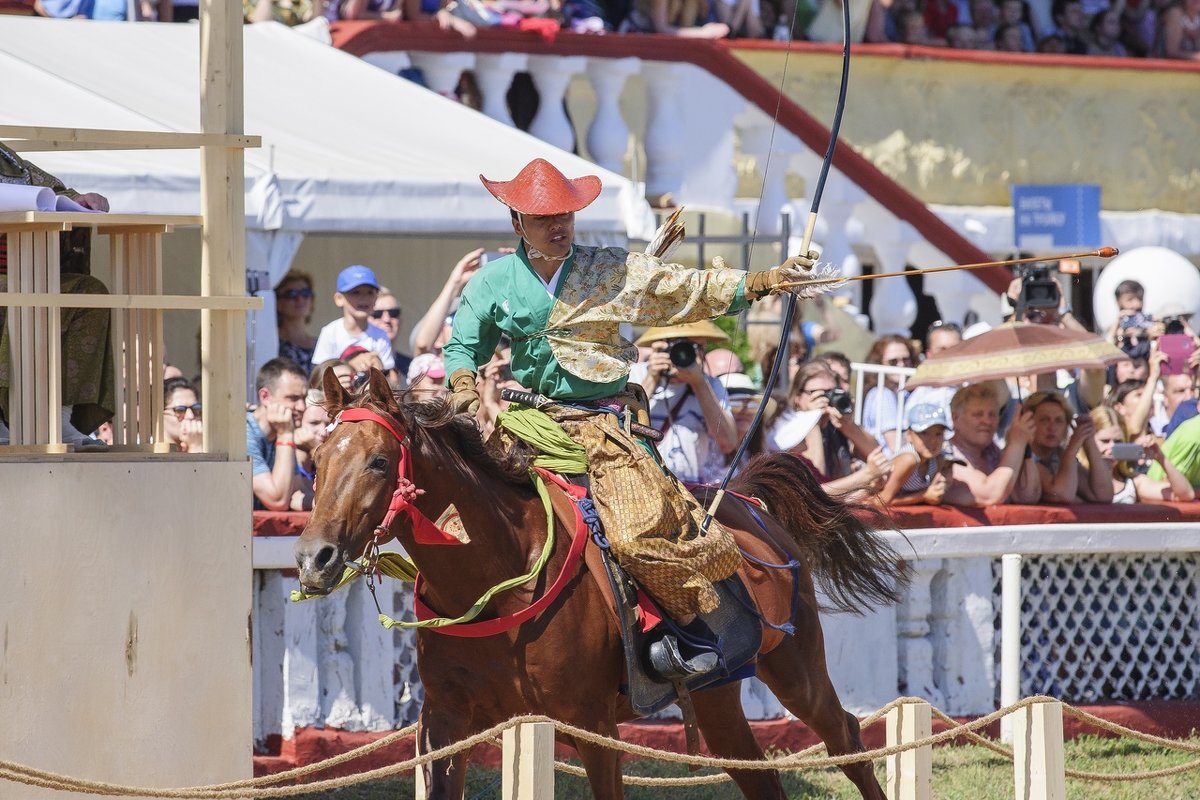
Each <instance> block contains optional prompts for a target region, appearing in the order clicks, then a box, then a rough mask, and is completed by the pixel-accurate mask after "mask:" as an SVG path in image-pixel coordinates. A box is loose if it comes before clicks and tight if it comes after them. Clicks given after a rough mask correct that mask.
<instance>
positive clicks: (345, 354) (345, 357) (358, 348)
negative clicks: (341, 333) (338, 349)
mask: <svg viewBox="0 0 1200 800" xmlns="http://www.w3.org/2000/svg"><path fill="white" fill-rule="evenodd" d="M369 352H371V351H370V350H368V349H367V348H365V347H363V346H362V345H361V344H352V345H350V346H349V347H347V348H346V349H345V350H343V351H342V354H341V355H340V356H339V358H341V359H342V361H349V360H350V359H352V358H354V357H355V356H356V355H358V354H359V353H369Z"/></svg>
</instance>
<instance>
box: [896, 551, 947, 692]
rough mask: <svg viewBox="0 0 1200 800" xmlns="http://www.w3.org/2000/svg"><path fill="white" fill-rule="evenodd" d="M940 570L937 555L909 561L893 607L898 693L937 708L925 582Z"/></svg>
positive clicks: (927, 595) (929, 580)
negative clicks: (900, 595)
mask: <svg viewBox="0 0 1200 800" xmlns="http://www.w3.org/2000/svg"><path fill="white" fill-rule="evenodd" d="M941 569H942V560H941V559H940V558H939V559H930V560H928V561H925V560H920V561H909V562H908V576H909V579H910V581H911V582H910V583H909V587H908V591H907V592H906V593H905V595H904V599H903V600H902V601H901V602H900V606H899V607H898V608H897V609H896V633H897V635H898V636H899V642H898V653H897V655H898V657H899V664H900V686H899V691H900V694H903V695H911V696H915V697H921V698H923V699H925V700H926V701H927V702H929V703H931V704H933V705H935V706H937V707H939V708H941V706H942V692H941V690H940V689H938V687H937V685H936V683H935V681H934V675H933V672H934V660H933V655H934V653H933V642H931V641H930V638H929V634H930V626H929V619H930V616H931V615H932V613H933V607H932V604H931V602H930V594H929V584H930V582H931V581H932V580H933V577H934V576H935V575H936V574H937V573H938V572H939V571H941Z"/></svg>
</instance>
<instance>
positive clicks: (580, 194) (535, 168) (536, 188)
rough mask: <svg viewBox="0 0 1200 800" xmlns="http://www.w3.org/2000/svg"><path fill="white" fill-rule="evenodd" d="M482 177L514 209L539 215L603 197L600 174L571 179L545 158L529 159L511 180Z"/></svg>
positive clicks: (572, 208)
mask: <svg viewBox="0 0 1200 800" xmlns="http://www.w3.org/2000/svg"><path fill="white" fill-rule="evenodd" d="M479 180H481V181H483V185H484V188H486V189H487V190H488V191H489V192H491V193H492V195H494V196H495V198H496V199H497V200H499V201H500V202H501V203H504V205H506V206H508V207H509V208H511V209H512V210H513V211H516V212H518V213H521V214H533V215H536V216H539V217H545V216H553V215H554V214H569V213H571V212H573V211H578V210H580V209H581V208H586V207H587V206H588V205H589V204H590V203H591V202H592V201H593V200H595V199H596V198H597V197H599V196H600V178H599V177H597V176H595V175H584V176H582V177H579V178H568V177H567V176H566V175H563V174H562V173H561V172H559V171H558V169H557V168H556V167H555V166H554V165H553V164H551V163H550V162H549V161H547V160H546V159H544V158H535V159H534V160H533V161H530V162H529V163H528V164H526V165H525V167H524V168H523V169H522V170H521V171H520V172H518V173H517V177H515V178H513V179H512V180H511V181H489V180H488V179H487V178H485V177H483V176H482V175H480V176H479Z"/></svg>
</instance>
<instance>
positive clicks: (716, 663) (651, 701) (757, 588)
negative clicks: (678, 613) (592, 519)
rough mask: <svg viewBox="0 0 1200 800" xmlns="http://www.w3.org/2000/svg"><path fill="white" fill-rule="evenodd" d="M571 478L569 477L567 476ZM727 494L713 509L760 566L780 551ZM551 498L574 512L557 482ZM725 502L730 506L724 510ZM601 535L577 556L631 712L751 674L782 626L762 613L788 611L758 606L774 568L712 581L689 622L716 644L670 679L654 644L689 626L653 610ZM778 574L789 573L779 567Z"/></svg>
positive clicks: (649, 710) (651, 709) (685, 633)
mask: <svg viewBox="0 0 1200 800" xmlns="http://www.w3.org/2000/svg"><path fill="white" fill-rule="evenodd" d="M578 480H579V479H573V480H572V482H577V481H578ZM727 497H728V498H729V500H728V501H727V502H725V503H723V504H722V513H720V514H719V515H718V516H719V517H721V518H722V519H721V521H722V523H723V524H726V525H727V526H728V525H729V523H728V522H726V519H731V520H732V521H734V522H735V526H734V527H735V528H736V529H735V530H733V531H732V532H733V533H734V536H735V538H736V539H737V541H738V544H739V546H741V547H742V550H743V553H744V555H745V556H746V557H747V558H749V559H750V560H751V563H750V564H749V565H748V566H753V565H754V564H755V563H757V564H758V565H759V566H760V567H761V566H765V565H767V564H768V563H769V562H771V561H777V560H778V559H779V553H778V552H777V551H776V550H775V549H774V548H772V546H771V545H770V544H768V543H766V542H764V541H763V539H762V538H760V537H759V536H756V535H755V534H754V533H752V532H748V531H747V528H750V529H753V528H760V527H761V525H760V523H758V522H757V521H756V520H755V519H754V518H753V515H752V514H746V513H744V512H743V513H738V511H737V510H738V509H739V507H740V504H741V502H742V501H740V500H737V499H736V498H734V497H732V496H728V495H727ZM551 498H552V501H553V504H554V505H555V507H556V509H558V510H559V517H560V518H564V517H565V518H567V519H569V518H571V516H573V511H572V510H571V509H570V508H569V507H568V505H567V504H570V503H572V502H574V501H572V500H570V499H569V498H568V497H567V495H566V493H565V492H562V491H561V490H556V491H554V492H552V494H551ZM727 507H728V508H729V509H730V510H729V511H726V508H727ZM564 511H565V512H570V513H569V514H567V513H564ZM731 512H732V513H731ZM597 540H599V541H597ZM602 541H603V537H602V536H599V537H597V536H593V541H592V542H590V543H589V546H588V547H587V548H586V549H585V551H584V561H585V563H586V564H587V566H588V571H589V572H590V573H591V575H592V577H593V579H594V580H595V581H596V584H597V586H598V587H599V588H600V592H601V594H602V595H603V596H604V598H605V600H606V601H607V605H608V608H609V611H610V612H611V613H612V614H613V617H614V619H615V621H616V623H617V628H618V630H619V631H620V634H621V644H622V649H623V651H624V656H625V673H626V685H625V686H624V687H623V689H624V691H625V693H626V694H627V695H628V697H629V701H630V705H631V706H632V708H633V711H634V713H636V714H638V715H640V716H647V715H650V714H653V713H656V712H658V711H660V710H662V709H663V708H666V707H667V706H669V705H671V704H673V703H676V702H680V701H684V700H686V695H687V693H688V692H690V691H694V690H698V689H703V688H706V687H711V686H716V685H720V684H722V683H727V682H732V681H738V680H742V679H743V678H748V677H751V676H752V675H753V674H754V671H755V663H756V657H757V655H758V654H759V652H767V651H769V650H771V649H774V647H775V646H776V645H777V644H778V643H779V641H781V640H782V637H783V635H784V633H786V630H784V626H774V625H772V624H771V623H770V622H769V621H766V620H770V619H775V618H777V617H784V619H787V618H788V617H789V616H790V615H788V614H787V610H786V609H781V608H779V607H778V606H779V605H780V604H779V603H778V602H774V603H773V602H770V601H768V602H767V603H766V606H767V607H766V608H764V609H763V610H764V611H765V612H767V616H765V617H764V616H763V615H762V614H760V609H759V605H760V602H762V601H761V600H759V598H758V597H757V595H759V594H760V593H762V592H763V590H764V589H771V590H772V591H773V590H774V586H772V585H771V584H772V582H773V581H774V580H777V579H778V578H779V574H778V570H776V571H775V572H776V574H774V575H770V574H755V575H747V574H745V573H746V569H745V567H744V568H743V569H740V570H739V571H738V573H735V574H734V575H732V576H730V577H729V578H726V579H725V580H722V581H718V582H716V583H714V584H713V586H714V588H715V589H716V591H717V594H718V595H719V596H720V599H721V602H720V603H719V605H718V606H717V608H716V609H715V610H714V611H712V612H710V613H708V614H703V615H701V616H700V617H699V618H698V620H699V622H700V623H701V624H700V625H699V626H696V627H702V628H707V631H706V636H705V637H704V638H705V639H708V640H709V641H707V642H705V643H704V644H710V645H711V644H712V642H715V643H716V645H717V646H716V648H715V650H716V652H715V654H714V655H715V657H713V658H700V659H693V660H692V663H691V664H688V665H687V666H690V667H692V668H697V667H699V668H700V671H699V672H697V673H696V674H690V675H679V674H675V675H674V676H673V679H672V677H665V676H664V675H663V674H662V672H663V666H664V665H663V663H662V648H661V647H659V648H657V649H656V648H655V647H654V646H655V645H660V644H662V643H664V642H666V643H668V646H670V645H671V644H672V643H673V642H672V640H674V642H681V643H683V644H684V645H685V646H686V644H687V643H688V640H689V637H690V636H691V629H692V628H693V626H692V625H689V626H688V628H680V627H679V626H678V625H676V624H675V623H674V622H673V621H671V620H670V619H669V618H667V617H666V615H665V614H663V613H662V612H661V611H659V610H658V608H657V606H656V605H655V604H654V602H653V600H652V599H651V598H650V597H649V596H648V595H647V594H646V593H645V592H644V591H642V589H641V588H640V587H639V586H638V585H637V583H636V582H635V581H634V580H633V579H632V578H630V577H629V576H628V575H627V574H626V573H625V571H624V570H622V569H621V567H620V565H619V564H617V563H616V560H615V559H613V558H612V557H611V556H610V555H609V553H608V551H607V549H605V547H604V546H602V545H601V544H600V542H602ZM762 572H764V573H765V572H767V571H766V570H762ZM784 577H788V576H787V575H786V574H784ZM744 578H747V579H748V582H747V580H743V579H744ZM748 583H749V588H748ZM793 583H794V577H793ZM793 588H794V587H793ZM776 594H777V593H776ZM710 635H711V639H710V638H709V636H710Z"/></svg>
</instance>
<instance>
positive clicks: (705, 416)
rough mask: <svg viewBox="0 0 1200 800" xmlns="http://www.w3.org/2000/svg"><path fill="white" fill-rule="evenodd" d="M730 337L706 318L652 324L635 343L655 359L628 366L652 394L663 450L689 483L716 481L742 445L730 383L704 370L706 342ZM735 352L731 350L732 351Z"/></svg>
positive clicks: (631, 377)
mask: <svg viewBox="0 0 1200 800" xmlns="http://www.w3.org/2000/svg"><path fill="white" fill-rule="evenodd" d="M728 341H729V336H728V335H726V333H725V331H723V330H721V329H720V328H718V327H717V326H716V325H714V324H713V323H711V322H709V321H708V320H706V319H702V320H700V321H698V322H686V323H684V324H683V325H671V326H668V327H655V328H649V329H647V330H646V332H645V333H643V334H642V335H641V336H640V337H639V338H638V340H637V341H636V342H634V344H635V345H637V346H638V347H648V348H650V357H649V358H647V359H646V360H645V361H642V362H639V363H637V364H634V365H633V367H632V368H630V370H629V381H630V383H637V384H641V386H642V388H643V389H645V390H646V394H647V395H648V396H649V398H650V408H649V411H650V423H651V424H652V425H653V426H654V427H655V428H657V429H659V430H660V431H662V434H663V438H662V441H660V442H659V443H658V452H659V455H660V457H661V458H662V462H663V464H664V465H665V466H666V467H667V469H669V470H671V472H672V473H673V474H674V475H675V477H677V478H679V479H680V480H681V481H684V482H685V483H717V482H719V481H720V480H721V475H722V474H723V473H724V472H725V456H727V455H728V454H729V453H732V452H733V451H734V450H735V449H736V448H737V445H738V436H737V425H736V424H735V423H734V421H733V414H732V413H731V412H730V408H729V398H728V396H727V395H726V394H725V387H724V386H723V385H722V384H721V383H720V381H718V380H717V379H716V378H714V377H712V376H710V375H707V374H705V352H704V346H705V345H706V344H710V345H711V344H713V343H715V342H728ZM731 355H732V354H731Z"/></svg>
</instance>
